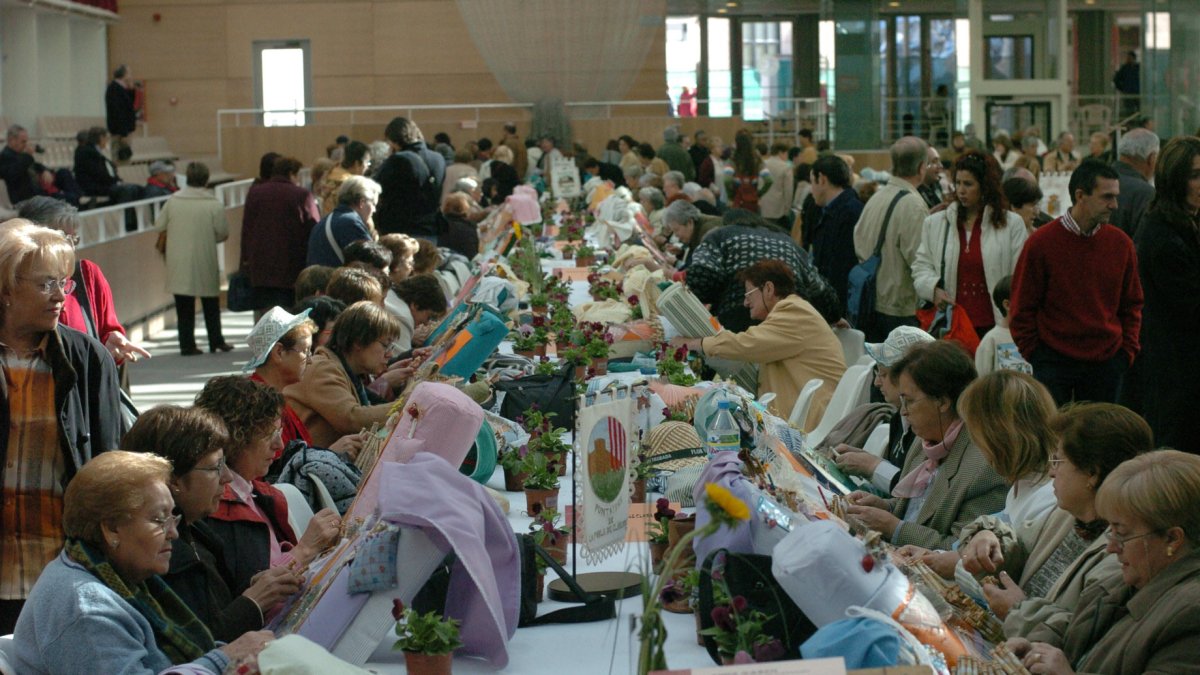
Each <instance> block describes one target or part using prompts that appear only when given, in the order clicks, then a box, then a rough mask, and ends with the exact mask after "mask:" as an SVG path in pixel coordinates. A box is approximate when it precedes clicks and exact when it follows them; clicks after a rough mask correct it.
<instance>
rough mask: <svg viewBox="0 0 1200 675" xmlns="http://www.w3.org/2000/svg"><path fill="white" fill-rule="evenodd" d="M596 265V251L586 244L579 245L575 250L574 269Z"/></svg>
mask: <svg viewBox="0 0 1200 675" xmlns="http://www.w3.org/2000/svg"><path fill="white" fill-rule="evenodd" d="M595 264H596V249H594V248H592V247H591V246H588V245H587V244H580V245H579V248H577V249H575V266H576V267H591V266H592V265H595Z"/></svg>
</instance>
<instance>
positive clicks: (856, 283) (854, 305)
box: [846, 190, 907, 333]
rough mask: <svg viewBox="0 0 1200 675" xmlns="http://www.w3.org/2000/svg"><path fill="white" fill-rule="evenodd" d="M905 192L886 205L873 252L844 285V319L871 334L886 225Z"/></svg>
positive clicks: (852, 270)
mask: <svg viewBox="0 0 1200 675" xmlns="http://www.w3.org/2000/svg"><path fill="white" fill-rule="evenodd" d="M906 193H907V190H901V191H900V192H899V194H897V195H896V196H895V197H893V198H892V203H891V204H888V208H887V213H886V214H884V216H883V227H881V228H880V229H879V239H878V240H877V241H876V242H875V251H874V252H873V253H872V254H871V257H870V258H867V259H866V260H864V261H862V262H860V263H859V264H857V265H855V266H854V268H853V269H851V270H850V276H849V278H848V280H847V281H848V283H847V285H846V314H847V316H846V318H847V320H849V321H850V323H851V324H852V325H853V326H854V327H855V328H857V329H859V330H861V331H863V332H867V333H869V332H871V328H873V323H874V321H875V279H876V276H877V275H878V274H879V265H880V263H881V262H882V260H883V257H882V251H883V242H884V240H886V239H887V231H888V225H889V224H890V223H891V220H892V212H893V211H895V210H896V204H898V203H900V200H901V199H903V198H904V195H905V194H906Z"/></svg>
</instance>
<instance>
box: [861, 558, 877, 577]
mask: <svg viewBox="0 0 1200 675" xmlns="http://www.w3.org/2000/svg"><path fill="white" fill-rule="evenodd" d="M862 568H863V571H864V572H866V573H868V574H870V573H871V570H873V569H875V558H873V557H872V556H871V554H870V553H866V554H863V557H862Z"/></svg>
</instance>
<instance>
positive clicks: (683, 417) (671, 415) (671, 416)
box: [660, 371, 692, 423]
mask: <svg viewBox="0 0 1200 675" xmlns="http://www.w3.org/2000/svg"><path fill="white" fill-rule="evenodd" d="M660 372H661V371H660ZM663 417H665V418H667V420H668V421H671V422H688V423H691V421H692V416H691V415H690V414H688V411H687V410H686V409H680V408H677V409H674V410H672V409H671V407H670V406H667V407H665V408H663Z"/></svg>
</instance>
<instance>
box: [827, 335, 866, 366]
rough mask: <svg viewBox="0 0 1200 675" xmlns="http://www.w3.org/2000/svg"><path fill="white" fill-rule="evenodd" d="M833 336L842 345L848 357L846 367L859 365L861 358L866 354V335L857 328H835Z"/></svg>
mask: <svg viewBox="0 0 1200 675" xmlns="http://www.w3.org/2000/svg"><path fill="white" fill-rule="evenodd" d="M833 334H834V335H836V336H837V339H838V342H840V343H842V353H843V354H845V356H846V365H850V364H852V363H857V362H858V359H859V357H861V356H862V355H863V354H865V353H866V350H865V349H864V348H863V345H864V344H866V337H867V336H866V334H865V333H863V332H862V331H861V330H858V329H855V328H834V329H833Z"/></svg>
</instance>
